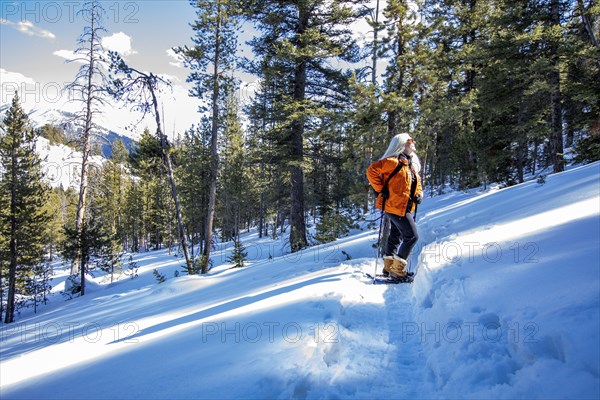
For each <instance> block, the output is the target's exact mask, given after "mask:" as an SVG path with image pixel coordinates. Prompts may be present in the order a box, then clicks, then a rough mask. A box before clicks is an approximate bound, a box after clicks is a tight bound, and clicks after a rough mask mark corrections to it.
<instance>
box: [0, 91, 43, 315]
mask: <svg viewBox="0 0 600 400" xmlns="http://www.w3.org/2000/svg"><path fill="white" fill-rule="evenodd" d="M3 122H4V126H5V130H6V131H5V132H4V133H3V134H2V135H1V136H0V161H1V164H0V166H1V168H0V171H1V175H0V178H1V179H0V210H2V211H1V213H0V231H2V237H3V238H4V239H3V240H2V241H1V244H2V246H3V247H2V251H1V253H2V257H1V258H2V265H3V266H7V268H6V278H7V280H8V285H7V286H8V293H7V301H6V314H5V318H4V322H6V323H10V322H13V321H14V313H15V308H16V304H15V298H16V295H17V293H18V291H19V288H21V287H22V286H23V285H24V283H25V282H26V281H27V279H29V278H30V277H31V276H32V275H33V273H34V272H33V269H34V268H36V267H40V264H42V262H43V260H44V244H45V243H46V232H47V223H48V221H49V219H50V216H49V215H47V214H46V213H45V210H44V206H45V203H46V201H47V197H48V190H49V189H48V187H47V186H46V184H45V183H44V182H43V181H42V179H43V173H42V170H41V160H40V159H39V157H38V156H37V154H36V152H35V145H36V140H37V137H38V134H37V131H35V130H33V129H31V128H30V127H29V126H28V118H27V116H26V115H25V113H24V112H23V109H22V108H21V105H20V104H19V97H18V96H17V94H16V93H15V96H14V98H13V100H12V103H11V107H10V109H9V110H8V112H7V114H6V116H5V118H4V121H3ZM2 275H3V276H4V273H3V274H2ZM23 294H27V293H23Z"/></svg>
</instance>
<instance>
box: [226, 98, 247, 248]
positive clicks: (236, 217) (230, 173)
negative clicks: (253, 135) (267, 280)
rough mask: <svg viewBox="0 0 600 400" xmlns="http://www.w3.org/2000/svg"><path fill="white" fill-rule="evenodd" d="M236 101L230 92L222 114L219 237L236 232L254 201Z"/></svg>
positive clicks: (233, 236) (228, 238) (232, 235)
mask: <svg viewBox="0 0 600 400" xmlns="http://www.w3.org/2000/svg"><path fill="white" fill-rule="evenodd" d="M238 118H239V117H238V106H237V101H236V99H235V98H234V97H233V93H232V94H231V95H230V97H229V100H228V102H227V112H226V117H225V132H224V135H223V136H224V139H225V140H224V141H225V146H224V150H223V156H222V168H221V179H220V181H221V193H222V194H221V196H220V199H221V201H220V203H221V204H220V206H221V207H220V208H221V212H220V215H221V216H222V218H221V221H222V223H221V235H222V238H223V241H228V240H231V239H234V238H236V237H237V236H239V234H240V229H241V227H240V224H241V220H242V215H243V213H244V212H245V211H248V210H249V209H251V208H252V206H253V204H255V203H254V202H253V201H252V200H253V199H252V198H251V197H250V196H251V194H252V193H251V185H250V184H251V181H249V179H248V174H247V171H246V168H247V167H246V162H245V158H246V157H245V155H246V153H247V151H246V149H245V147H244V136H243V132H242V126H241V124H240V122H239V119H238Z"/></svg>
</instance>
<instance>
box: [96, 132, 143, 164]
mask: <svg viewBox="0 0 600 400" xmlns="http://www.w3.org/2000/svg"><path fill="white" fill-rule="evenodd" d="M106 139H107V140H108V143H104V144H102V155H103V156H104V157H105V158H111V157H112V144H113V143H114V142H115V141H116V140H117V139H119V140H121V141H122V142H123V144H124V145H125V148H126V149H127V151H129V153H131V152H133V151H134V149H135V143H136V142H135V140H133V139H131V138H130V137H127V136H123V135H119V134H118V133H116V132H113V131H109V132H108V134H107V135H106Z"/></svg>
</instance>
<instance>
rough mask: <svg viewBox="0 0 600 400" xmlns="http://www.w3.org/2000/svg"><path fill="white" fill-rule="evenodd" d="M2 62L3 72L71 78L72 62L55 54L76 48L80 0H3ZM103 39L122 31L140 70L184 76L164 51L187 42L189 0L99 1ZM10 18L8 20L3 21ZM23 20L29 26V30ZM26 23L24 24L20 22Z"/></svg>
mask: <svg viewBox="0 0 600 400" xmlns="http://www.w3.org/2000/svg"><path fill="white" fill-rule="evenodd" d="M1 4H2V6H1V8H0V10H1V14H0V18H2V19H3V23H2V24H1V25H0V44H1V48H2V49H1V51H0V57H1V58H0V61H1V64H2V68H4V69H5V70H7V71H14V72H19V73H21V74H23V75H25V76H28V77H31V78H33V79H35V80H37V81H47V80H52V79H54V80H63V79H66V80H69V79H72V77H73V75H74V71H75V70H76V68H77V67H76V66H75V65H65V63H64V61H65V59H64V58H61V57H60V56H57V55H55V52H60V51H63V50H74V49H75V47H76V41H77V38H78V36H79V35H80V34H81V32H82V30H83V26H84V21H83V20H82V18H80V17H78V16H76V15H75V14H76V10H78V9H79V7H80V5H81V4H82V1H77V0H75V1H31V0H28V1H5V0H2V1H1ZM102 4H103V5H104V8H105V10H106V18H105V21H104V26H105V27H106V29H107V32H106V33H105V36H106V37H110V36H112V35H114V34H117V33H123V34H124V35H126V36H127V37H129V38H130V40H131V51H132V53H131V54H128V55H127V59H128V60H129V61H130V62H131V63H132V64H133V65H138V66H139V67H140V68H143V69H146V70H151V71H155V72H158V73H165V74H169V75H175V76H177V77H179V78H181V79H185V76H186V71H185V70H183V69H182V68H177V67H175V66H173V65H170V62H173V61H174V60H173V59H170V58H169V56H168V55H167V53H166V51H167V49H169V48H171V47H173V46H178V45H182V44H185V43H189V40H190V39H189V38H190V36H191V33H192V31H191V28H190V27H189V23H190V22H191V21H193V19H194V16H195V12H194V9H193V7H192V6H191V5H190V4H189V2H188V1H187V0H170V1H166V0H144V1H116V0H106V1H104V2H103V3H102ZM6 21H8V23H6ZM27 24H32V25H33V26H31V27H30V28H27V26H26V25H27ZM24 25H25V26H24Z"/></svg>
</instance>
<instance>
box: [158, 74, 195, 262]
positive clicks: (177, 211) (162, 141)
mask: <svg viewBox="0 0 600 400" xmlns="http://www.w3.org/2000/svg"><path fill="white" fill-rule="evenodd" d="M148 86H149V89H150V93H151V94H152V105H153V106H154V116H155V119H156V133H157V134H158V137H159V139H160V144H161V149H162V156H163V163H164V164H165V167H166V168H167V174H168V175H169V182H170V184H171V195H172V196H173V202H174V203H175V214H176V215H177V227H178V228H179V238H180V240H181V248H182V250H183V255H184V257H185V264H186V267H187V270H188V271H191V270H192V268H193V266H192V260H191V259H190V253H189V251H188V247H187V243H186V241H185V238H186V234H185V226H184V225H183V218H182V217H181V207H180V205H179V198H178V197H177V186H176V185H175V176H174V175H173V165H172V164H171V156H170V155H169V151H168V146H167V137H166V135H165V134H164V133H163V131H162V125H161V123H160V114H159V112H158V101H157V100H156V94H155V93H154V86H153V83H152V82H150V84H149V85H148Z"/></svg>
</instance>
